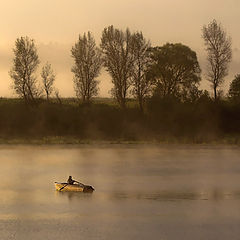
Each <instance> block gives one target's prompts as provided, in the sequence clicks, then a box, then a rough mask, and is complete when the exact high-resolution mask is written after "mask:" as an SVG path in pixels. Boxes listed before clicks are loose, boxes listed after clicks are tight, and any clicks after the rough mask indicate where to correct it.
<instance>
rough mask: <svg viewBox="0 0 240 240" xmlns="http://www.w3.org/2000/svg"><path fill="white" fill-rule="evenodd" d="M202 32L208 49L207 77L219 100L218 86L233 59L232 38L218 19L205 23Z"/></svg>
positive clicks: (215, 96)
mask: <svg viewBox="0 0 240 240" xmlns="http://www.w3.org/2000/svg"><path fill="white" fill-rule="evenodd" d="M202 32H203V34H202V38H203V40H204V43H205V46H206V51H207V62H208V65H207V77H208V81H209V82H211V84H212V87H213V90H214V99H215V100H217V97H218V96H217V92H218V88H219V87H220V86H221V84H222V83H223V82H224V77H225V76H227V74H228V65H229V63H230V61H231V59H232V49H231V38H230V37H228V36H227V34H226V32H225V31H224V30H223V28H222V26H221V24H220V23H218V22H217V21H216V20H213V21H212V22H210V23H209V24H208V25H207V26H206V25H204V26H203V29H202Z"/></svg>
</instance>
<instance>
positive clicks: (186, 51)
mask: <svg viewBox="0 0 240 240" xmlns="http://www.w3.org/2000/svg"><path fill="white" fill-rule="evenodd" d="M151 58H152V61H153V63H152V65H151V67H150V74H151V77H152V78H153V79H154V81H155V84H156V91H157V94H158V95H160V96H161V97H168V96H174V97H180V98H181V96H182V95H183V94H184V95H186V94H188V93H189V92H190V91H191V90H193V89H195V88H196V87H197V86H198V84H199V82H200V79H201V78H200V73H201V69H200V66H199V63H198V60H197V55H196V53H195V52H194V51H192V50H191V49H190V48H189V47H187V46H185V45H182V44H181V43H177V44H170V43H167V44H165V45H163V46H162V47H154V48H152V49H151Z"/></svg>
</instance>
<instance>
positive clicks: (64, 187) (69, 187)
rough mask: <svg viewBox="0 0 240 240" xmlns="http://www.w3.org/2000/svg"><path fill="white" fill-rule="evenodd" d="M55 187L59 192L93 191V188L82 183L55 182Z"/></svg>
mask: <svg viewBox="0 0 240 240" xmlns="http://www.w3.org/2000/svg"><path fill="white" fill-rule="evenodd" d="M55 188H56V190H57V191H60V192H63V191H64V192H93V191H94V188H93V187H92V186H89V185H84V184H68V183H59V182H55Z"/></svg>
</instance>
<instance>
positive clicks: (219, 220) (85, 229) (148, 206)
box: [0, 145, 240, 240]
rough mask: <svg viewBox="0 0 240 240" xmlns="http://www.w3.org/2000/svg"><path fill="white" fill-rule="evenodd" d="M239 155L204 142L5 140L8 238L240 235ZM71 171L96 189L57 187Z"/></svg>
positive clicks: (2, 188) (1, 155)
mask: <svg viewBox="0 0 240 240" xmlns="http://www.w3.org/2000/svg"><path fill="white" fill-rule="evenodd" d="M239 155H240V149H238V148H229V147H225V148H210V147H204V146H203V147H202V146H200V147H186V146H183V147H181V146H178V147H174V148H171V147H151V146H149V147H148V148H146V147H145V148H143V147H142V146H131V147H128V146H121V147H119V146H112V145H111V146H104V147H96V146H95V147H86V146H85V147H79V146H75V147H69V146H51V147H48V146H44V147H38V146H8V147H7V148H4V147H0V163H1V168H0V176H1V181H0V231H1V239H14V238H15V237H16V239H18V240H26V239H34V240H38V239H44V238H46V239H59V240H60V239H64V240H70V239H79V236H81V237H82V239H93V240H95V239H96V240H99V239H104V240H112V239H114V240H122V239H128V240H129V239H134V240H135V239H149V240H155V239H161V238H159V236H160V237H161V236H162V239H165V240H173V239H174V240H175V239H184V240H186V239H187V240H188V239H189V240H192V239H195V240H196V239H197V240H198V239H211V238H209V236H212V239H218V240H221V239H238V238H234V236H232V235H231V234H232V233H234V232H235V233H237V234H236V235H237V237H239V235H240V229H239V221H240V215H239V211H240V207H239V206H240V181H239V180H240V175H239V173H240V164H239ZM69 175H72V176H74V178H76V179H77V180H79V181H80V182H84V183H85V184H89V185H92V186H94V188H95V189H96V191H94V192H93V193H91V194H89V193H80V192H75V193H74V192H57V191H56V190H55V188H54V184H53V183H54V182H55V181H61V180H62V181H65V180H66V178H67V177H68V176H69ZM204 224H205V225H204ZM189 226H190V227H189ZM206 226H207V227H206ZM204 227H205V228H204ZM173 228H174V231H172V229H173ZM210 228H213V229H210ZM229 229H230V230H229ZM233 230H234V231H233ZM226 232H227V233H229V234H226ZM13 233H16V234H15V235H14V234H13ZM181 233H182V234H181ZM12 236H14V237H12ZM26 236H27V237H26ZM196 236H199V238H197V237H196Z"/></svg>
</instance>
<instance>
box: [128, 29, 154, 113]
mask: <svg viewBox="0 0 240 240" xmlns="http://www.w3.org/2000/svg"><path fill="white" fill-rule="evenodd" d="M132 37H133V48H132V53H133V56H134V63H133V72H132V86H133V88H132V91H131V92H132V94H133V96H134V97H136V98H137V100H138V104H139V107H140V110H141V111H143V104H144V101H145V98H146V97H147V96H148V95H149V94H150V92H151V90H152V86H153V81H152V79H151V78H150V77H149V74H148V67H149V63H150V62H151V58H150V55H149V48H150V42H149V41H147V40H146V39H145V38H144V37H143V34H142V33H141V32H140V33H138V32H137V33H134V34H133V36H132Z"/></svg>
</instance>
